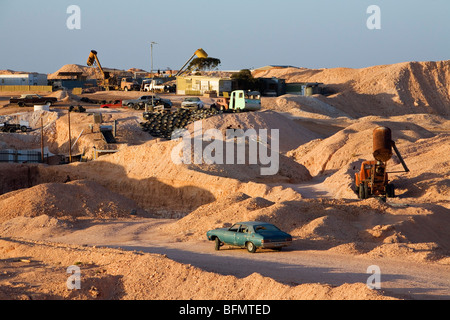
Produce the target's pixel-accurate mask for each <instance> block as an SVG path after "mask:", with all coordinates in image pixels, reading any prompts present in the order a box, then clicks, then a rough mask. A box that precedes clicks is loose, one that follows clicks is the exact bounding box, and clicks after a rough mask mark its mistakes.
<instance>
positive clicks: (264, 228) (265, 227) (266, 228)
mask: <svg viewBox="0 0 450 320" xmlns="http://www.w3.org/2000/svg"><path fill="white" fill-rule="evenodd" d="M254 229H255V232H257V233H262V232H268V231H269V232H270V231H280V229H278V228H277V227H275V226H274V225H272V224H261V225H257V226H255V227H254Z"/></svg>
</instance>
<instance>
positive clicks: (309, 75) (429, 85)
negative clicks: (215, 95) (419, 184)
mask: <svg viewBox="0 0 450 320" xmlns="http://www.w3.org/2000/svg"><path fill="white" fill-rule="evenodd" d="M449 71H450V61H448V60H447V61H438V62H433V61H428V62H404V63H397V64H392V65H382V66H374V67H369V68H362V69H349V68H334V69H305V68H286V69H270V70H267V71H257V72H255V73H254V76H255V77H278V78H283V79H286V82H288V83H293V82H320V83H324V84H325V86H326V89H327V91H328V93H330V95H328V96H327V97H324V96H317V97H315V98H317V99H318V100H320V101H322V102H324V103H326V104H327V105H330V106H332V107H334V108H335V109H337V110H339V111H340V112H342V113H344V114H346V115H349V116H351V117H354V118H358V117H361V116H365V115H368V114H372V115H384V116H386V115H401V114H408V113H431V114H439V115H441V116H449V115H450V109H449V108H448V105H449V104H450V87H449V83H450V79H449V75H450V72H449Z"/></svg>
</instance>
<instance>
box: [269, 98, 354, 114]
mask: <svg viewBox="0 0 450 320" xmlns="http://www.w3.org/2000/svg"><path fill="white" fill-rule="evenodd" d="M264 107H266V108H268V109H273V110H276V111H281V112H288V113H289V114H290V115H292V116H294V117H302V118H315V119H330V118H332V119H334V118H341V117H343V118H351V116H349V115H348V114H347V113H345V112H344V111H342V110H339V109H337V108H336V107H334V106H332V105H330V104H327V103H326V102H324V101H322V100H321V99H320V97H319V96H317V95H316V96H310V97H307V96H300V95H294V94H286V95H283V96H280V97H278V98H275V99H274V98H271V99H270V100H269V101H267V102H265V103H264Z"/></svg>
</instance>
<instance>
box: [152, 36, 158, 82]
mask: <svg viewBox="0 0 450 320" xmlns="http://www.w3.org/2000/svg"><path fill="white" fill-rule="evenodd" d="M154 44H157V43H156V42H154V41H152V42H151V43H150V54H151V59H152V61H151V62H152V65H151V68H152V70H151V73H152V78H153V45H154Z"/></svg>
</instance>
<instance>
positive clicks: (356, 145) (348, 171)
mask: <svg viewBox="0 0 450 320" xmlns="http://www.w3.org/2000/svg"><path fill="white" fill-rule="evenodd" d="M416 123H417V124H416ZM419 123H420V125H419ZM377 126H387V127H389V128H391V130H392V139H393V140H394V141H395V142H396V145H397V147H398V149H399V151H400V154H401V155H402V157H403V159H404V160H405V162H406V164H407V166H408V168H409V169H410V173H397V174H392V175H391V179H392V180H393V182H394V184H396V185H397V187H398V188H399V190H398V192H397V193H398V194H402V197H408V198H421V200H425V199H428V200H434V201H445V200H448V197H449V190H448V175H449V165H448V163H449V159H448V157H446V156H445V155H447V154H448V152H449V146H450V143H449V141H450V140H449V139H450V138H449V135H448V134H447V133H441V134H435V133H433V132H431V131H429V130H428V129H430V130H431V129H434V130H435V129H436V127H440V129H442V130H447V129H448V121H446V120H445V119H442V118H440V117H438V116H432V115H416V116H412V115H411V116H408V117H406V118H405V117H393V118H391V119H390V120H387V119H384V118H379V117H366V118H362V119H360V120H359V121H358V122H357V123H355V124H353V125H350V126H348V127H347V128H345V129H344V130H341V131H339V132H338V133H336V134H335V135H333V136H331V137H329V138H327V139H323V140H320V139H319V140H313V141H311V142H310V143H308V144H304V145H302V146H300V147H299V148H297V149H296V150H295V151H292V152H290V153H288V156H291V157H293V158H294V159H296V161H298V162H299V163H301V164H303V165H304V166H305V167H306V168H307V169H308V170H309V172H310V173H311V175H313V176H320V175H324V176H328V177H327V179H326V180H325V185H327V186H328V187H329V188H331V189H332V190H333V193H334V195H335V197H339V198H350V199H356V198H357V196H356V194H355V193H354V192H353V191H352V190H354V188H355V186H354V185H353V181H354V174H355V172H357V171H358V170H360V167H361V163H362V161H365V160H373V155H372V151H373V150H372V134H373V129H375V128H376V127H377ZM426 128H428V129H426ZM436 146H439V148H436ZM388 170H389V171H402V170H403V167H402V166H401V164H400V161H399V160H398V158H397V156H396V155H395V154H394V156H393V158H392V159H391V160H390V161H389V162H388Z"/></svg>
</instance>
